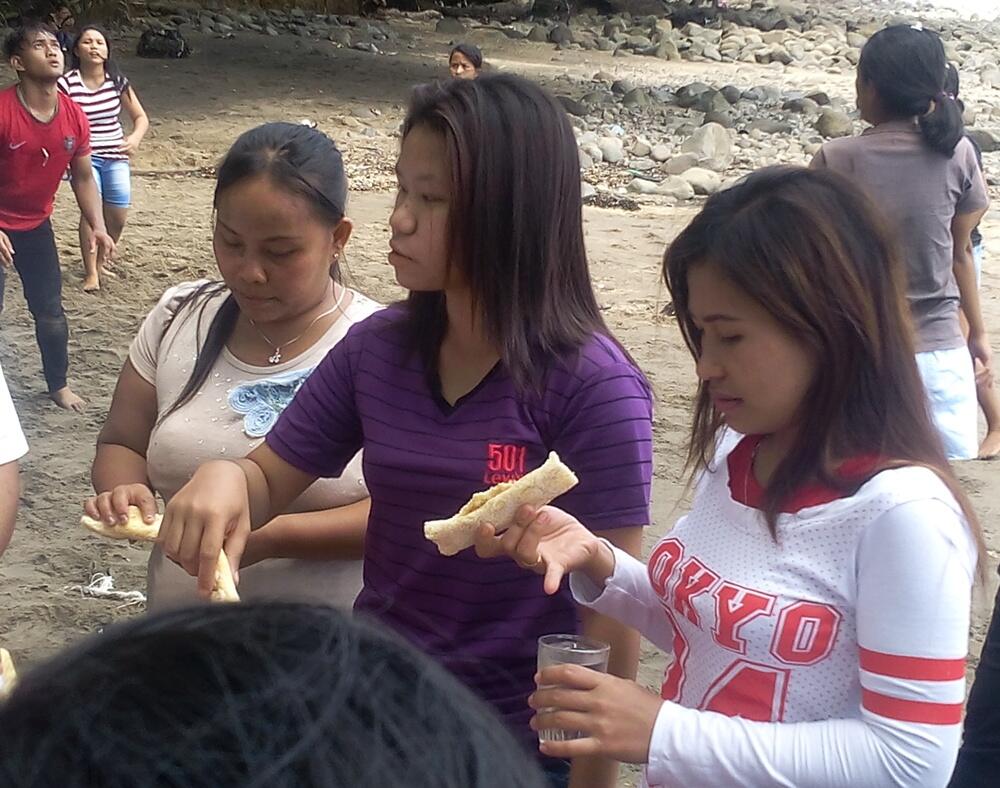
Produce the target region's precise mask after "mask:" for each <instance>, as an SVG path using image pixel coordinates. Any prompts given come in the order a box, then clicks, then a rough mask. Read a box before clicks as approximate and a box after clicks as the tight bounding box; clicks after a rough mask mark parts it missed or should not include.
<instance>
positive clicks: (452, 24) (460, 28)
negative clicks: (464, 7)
mask: <svg viewBox="0 0 1000 788" xmlns="http://www.w3.org/2000/svg"><path fill="white" fill-rule="evenodd" d="M434 30H435V32H438V33H445V34H446V35H449V36H453V35H462V34H463V33H465V30H466V28H465V25H463V24H462V23H461V22H460V21H459V20H457V19H455V18H454V17H450V16H445V17H442V18H441V19H439V20H438V22H437V25H435V27H434Z"/></svg>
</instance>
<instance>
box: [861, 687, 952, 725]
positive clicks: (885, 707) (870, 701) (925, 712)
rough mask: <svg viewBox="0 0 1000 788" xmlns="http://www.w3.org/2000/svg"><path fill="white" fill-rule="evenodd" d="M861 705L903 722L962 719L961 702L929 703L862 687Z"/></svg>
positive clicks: (949, 722)
mask: <svg viewBox="0 0 1000 788" xmlns="http://www.w3.org/2000/svg"><path fill="white" fill-rule="evenodd" d="M861 705H862V706H863V707H864V708H865V709H866V710H867V711H870V712H872V714H878V715H879V716H880V717H888V718H889V719H892V720H900V721H901V722H916V723H922V724H924V725H958V724H959V723H960V722H961V721H962V704H961V703H928V702H927V701H922V700H904V699H903V698H893V697H892V696H890V695H882V694H881V693H878V692H872V691H871V690H867V689H862V690H861Z"/></svg>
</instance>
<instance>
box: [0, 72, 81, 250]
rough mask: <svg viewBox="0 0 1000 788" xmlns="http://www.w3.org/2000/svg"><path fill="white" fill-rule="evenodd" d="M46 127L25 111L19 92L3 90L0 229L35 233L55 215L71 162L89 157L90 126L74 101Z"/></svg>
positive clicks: (65, 101) (66, 101) (65, 100)
mask: <svg viewBox="0 0 1000 788" xmlns="http://www.w3.org/2000/svg"><path fill="white" fill-rule="evenodd" d="M58 97H59V109H58V110H57V111H56V116H55V117H54V118H53V119H52V120H50V121H49V122H48V123H42V122H41V121H39V120H36V119H35V117H34V116H33V115H32V114H31V113H30V112H28V110H27V109H25V108H24V105H23V104H22V103H21V100H20V99H19V98H18V96H17V88H16V86H15V87H11V88H8V89H7V90H3V91H0V173H2V174H3V175H2V177H0V230H33V229H34V228H35V227H38V225H40V224H41V223H42V222H44V221H45V220H46V219H48V218H49V216H50V215H51V214H52V202H53V200H54V199H55V196H56V191H58V189H59V181H60V180H61V179H62V176H63V173H64V172H66V167H68V166H69V163H70V162H71V161H72V160H73V159H75V158H77V157H78V156H88V155H89V154H90V124H89V123H88V122H87V116H86V115H84V114H83V110H81V109H80V107H78V106H77V105H76V104H75V103H74V102H73V100H72V99H71V98H69V97H68V96H65V95H63V94H62V93H59V94H58Z"/></svg>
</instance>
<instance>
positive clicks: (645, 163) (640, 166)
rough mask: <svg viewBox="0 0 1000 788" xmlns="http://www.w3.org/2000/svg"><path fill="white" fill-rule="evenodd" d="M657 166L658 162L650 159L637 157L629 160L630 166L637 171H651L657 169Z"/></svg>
mask: <svg viewBox="0 0 1000 788" xmlns="http://www.w3.org/2000/svg"><path fill="white" fill-rule="evenodd" d="M656 167H657V164H656V162H655V161H651V160H650V159H644V158H635V159H629V160H628V168H629V169H630V170H635V171H636V172H649V171H650V170H655V169H656Z"/></svg>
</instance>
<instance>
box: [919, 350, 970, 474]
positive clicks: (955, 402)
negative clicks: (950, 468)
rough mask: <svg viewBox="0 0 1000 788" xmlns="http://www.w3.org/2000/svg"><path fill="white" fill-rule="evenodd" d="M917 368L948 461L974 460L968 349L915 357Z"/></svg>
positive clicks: (931, 352) (922, 354)
mask: <svg viewBox="0 0 1000 788" xmlns="http://www.w3.org/2000/svg"><path fill="white" fill-rule="evenodd" d="M917 368H918V369H919V370H920V377H921V378H923V381H924V389H925V390H926V391H927V402H928V405H929V406H930V410H931V417H932V418H933V420H934V426H936V427H937V429H938V434H939V435H940V436H941V442H942V443H943V444H944V451H945V454H946V455H947V456H948V459H949V460H971V459H973V458H974V457H975V456H976V455H977V454H978V453H979V438H978V429H979V423H978V419H979V403H978V402H977V400H976V375H975V372H974V370H973V368H972V355H971V354H970V353H969V349H968V348H967V347H965V346H962V347H957V348H952V349H950V350H929V351H927V352H925V353H917Z"/></svg>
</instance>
